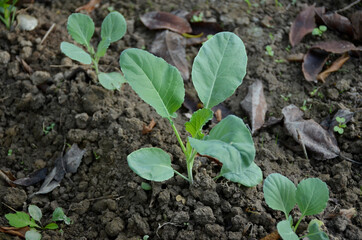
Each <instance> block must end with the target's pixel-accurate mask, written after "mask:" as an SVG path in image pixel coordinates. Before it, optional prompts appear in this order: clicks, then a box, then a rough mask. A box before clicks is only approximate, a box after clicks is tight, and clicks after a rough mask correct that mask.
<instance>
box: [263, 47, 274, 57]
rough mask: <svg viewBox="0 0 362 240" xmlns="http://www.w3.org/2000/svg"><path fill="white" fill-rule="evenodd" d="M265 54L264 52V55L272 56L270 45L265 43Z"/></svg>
mask: <svg viewBox="0 0 362 240" xmlns="http://www.w3.org/2000/svg"><path fill="white" fill-rule="evenodd" d="M265 54H266V55H269V56H271V57H273V56H274V51H273V48H272V47H271V46H270V45H267V46H266V47H265Z"/></svg>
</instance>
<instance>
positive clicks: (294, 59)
mask: <svg viewBox="0 0 362 240" xmlns="http://www.w3.org/2000/svg"><path fill="white" fill-rule="evenodd" d="M303 58H304V54H303V53H296V54H290V55H288V56H287V60H288V61H289V62H302V61H303Z"/></svg>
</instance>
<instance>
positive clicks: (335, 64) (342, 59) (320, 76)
mask: <svg viewBox="0 0 362 240" xmlns="http://www.w3.org/2000/svg"><path fill="white" fill-rule="evenodd" d="M348 59H349V56H348V53H344V54H343V55H342V56H340V57H339V58H338V59H337V60H336V61H334V62H333V63H332V65H331V66H330V67H329V68H327V69H326V70H324V71H323V72H321V73H319V74H318V76H317V79H318V80H320V81H322V82H325V79H326V78H327V77H328V76H329V74H330V73H332V72H335V71H338V69H340V68H341V67H342V66H343V64H344V63H345V62H346V61H347V60H348Z"/></svg>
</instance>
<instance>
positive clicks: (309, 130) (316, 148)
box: [282, 104, 340, 160]
mask: <svg viewBox="0 0 362 240" xmlns="http://www.w3.org/2000/svg"><path fill="white" fill-rule="evenodd" d="M282 113H283V115H284V126H285V128H286V129H287V131H288V132H289V134H290V135H291V136H292V137H293V138H294V140H295V141H297V142H298V143H299V144H304V145H305V147H306V148H307V149H308V150H310V151H312V152H313V153H315V158H316V159H320V160H325V159H332V158H335V157H337V156H339V153H340V150H339V148H338V146H337V141H336V139H335V137H334V135H333V134H330V133H329V131H328V130H325V129H324V128H323V127H321V126H320V125H319V124H318V123H316V122H315V121H314V120H311V119H310V120H304V119H303V118H302V117H303V114H304V113H303V111H302V110H300V109H299V108H298V107H297V106H295V105H293V104H292V105H289V106H287V107H284V108H283V110H282Z"/></svg>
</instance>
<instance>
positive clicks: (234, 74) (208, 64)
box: [120, 32, 262, 187]
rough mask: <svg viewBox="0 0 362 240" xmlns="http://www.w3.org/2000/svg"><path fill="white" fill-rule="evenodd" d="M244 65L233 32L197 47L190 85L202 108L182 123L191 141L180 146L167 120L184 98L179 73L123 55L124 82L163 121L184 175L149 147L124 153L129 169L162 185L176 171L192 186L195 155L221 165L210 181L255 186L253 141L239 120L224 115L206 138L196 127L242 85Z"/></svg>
mask: <svg viewBox="0 0 362 240" xmlns="http://www.w3.org/2000/svg"><path fill="white" fill-rule="evenodd" d="M246 64H247V56H246V51H245V46H244V44H243V42H242V40H241V39H240V38H239V37H238V36H236V35H235V34H233V33H229V32H222V33H218V34H216V35H214V36H213V37H212V38H211V39H209V40H207V41H206V42H205V44H203V46H202V47H201V48H200V51H199V53H198V55H197V56H196V58H195V60H194V63H193V68H192V81H193V84H194V86H195V89H196V92H197V93H198V96H199V98H200V100H201V102H202V103H203V106H204V108H202V109H200V110H198V111H196V112H195V113H194V114H193V115H192V117H191V119H190V121H189V122H187V123H185V129H186V131H187V132H188V133H190V134H191V137H188V138H187V140H186V143H184V141H183V140H182V139H181V137H180V134H179V132H178V130H177V129H176V126H175V124H174V121H173V118H176V117H177V114H176V111H177V110H178V109H179V108H180V107H181V105H182V102H183V101H184V96H185V88H184V83H183V80H182V77H181V75H180V72H179V71H178V70H177V69H176V68H175V67H173V66H171V65H170V64H168V63H167V62H166V61H164V60H163V59H162V58H158V57H156V56H154V55H152V54H150V53H148V52H146V51H143V50H140V49H127V50H125V51H123V52H122V54H121V57H120V65H121V68H122V72H123V73H124V74H125V77H126V79H127V82H128V83H129V84H130V85H131V87H132V88H133V90H134V91H135V92H136V93H137V94H138V95H139V96H140V97H141V98H142V99H143V100H144V101H145V102H146V103H148V104H150V105H151V106H152V107H153V108H154V109H155V110H156V112H157V113H158V114H159V115H161V116H162V117H164V118H166V119H168V120H169V122H170V124H171V127H172V129H173V131H174V133H175V135H176V138H177V140H178V143H179V144H180V146H181V149H182V151H183V153H184V155H185V158H186V167H187V177H186V176H184V175H183V174H181V173H179V172H177V171H176V170H174V169H173V168H172V167H171V159H170V156H169V155H168V154H167V153H166V152H164V151H163V150H161V149H159V148H155V147H152V148H142V149H139V150H137V151H135V152H133V153H131V154H130V155H128V157H127V161H128V165H129V167H130V168H131V169H132V170H133V171H134V172H135V173H136V174H138V175H139V176H141V177H142V178H145V179H148V180H152V181H165V180H167V179H169V178H171V177H173V176H174V173H176V174H178V175H180V176H181V177H183V178H184V179H186V180H187V181H189V182H190V184H192V183H193V176H192V168H193V165H194V159H195V157H196V155H197V153H199V154H201V155H207V156H211V157H213V158H216V159H218V160H219V161H220V162H222V163H223V166H222V168H221V171H220V173H219V175H218V176H217V177H216V178H215V179H217V178H219V177H221V176H223V177H225V178H227V179H229V180H230V181H234V182H238V183H240V184H243V185H245V186H249V187H251V186H255V185H257V184H258V183H259V182H260V181H261V180H262V172H261V170H260V168H259V167H258V166H257V165H256V164H255V163H254V158H255V148H254V143H253V139H252V137H251V134H250V131H249V130H248V128H247V127H246V126H245V124H244V122H243V120H242V119H240V118H238V117H236V116H233V115H230V116H228V117H226V118H224V119H223V120H222V121H221V122H219V123H218V124H217V125H216V126H215V127H214V128H213V129H212V130H211V131H210V133H209V135H208V136H205V135H204V133H203V132H202V127H203V126H204V125H205V124H206V123H207V122H208V121H209V120H211V119H212V117H213V111H212V110H211V109H212V108H213V107H214V106H216V105H218V104H219V103H221V102H222V101H224V100H225V99H226V98H228V97H230V96H231V95H232V94H233V93H234V91H235V90H236V88H237V87H238V86H240V84H241V83H242V80H243V78H244V76H245V73H246ZM179 157H181V156H179Z"/></svg>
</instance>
